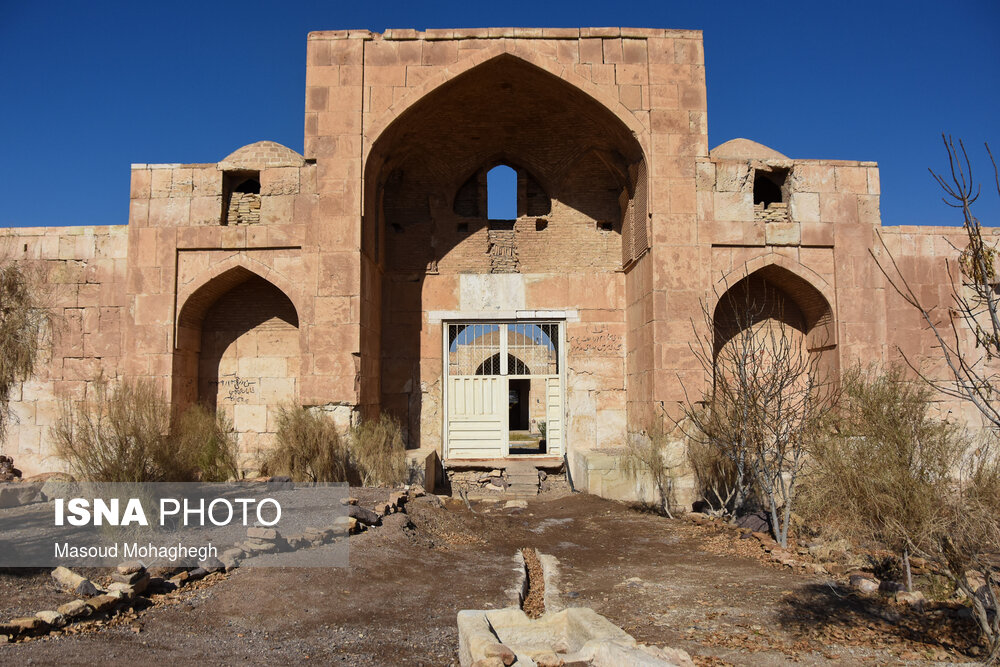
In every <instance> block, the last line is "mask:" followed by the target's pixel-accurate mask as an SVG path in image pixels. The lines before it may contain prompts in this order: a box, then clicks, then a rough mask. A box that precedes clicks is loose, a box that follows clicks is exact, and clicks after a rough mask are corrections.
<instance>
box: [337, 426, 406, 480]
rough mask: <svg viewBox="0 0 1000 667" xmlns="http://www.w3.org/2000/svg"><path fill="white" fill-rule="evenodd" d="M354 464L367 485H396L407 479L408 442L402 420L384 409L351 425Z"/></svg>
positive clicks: (351, 449)
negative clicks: (379, 413)
mask: <svg viewBox="0 0 1000 667" xmlns="http://www.w3.org/2000/svg"><path fill="white" fill-rule="evenodd" d="M349 448H350V459H351V465H352V466H353V468H354V470H355V471H356V472H357V475H358V477H359V478H360V481H361V484H362V485H364V486H397V485H399V484H403V483H404V482H405V481H406V445H405V444H404V443H403V433H402V430H401V428H400V426H399V422H398V421H397V420H396V419H395V418H393V417H391V416H389V415H387V414H385V413H382V414H381V415H379V417H378V418H377V419H365V420H362V421H361V422H360V423H358V424H357V425H355V426H354V427H352V428H351V434H350V447H349Z"/></svg>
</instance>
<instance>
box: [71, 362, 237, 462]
mask: <svg viewBox="0 0 1000 667" xmlns="http://www.w3.org/2000/svg"><path fill="white" fill-rule="evenodd" d="M88 391H89V392H91V393H90V398H89V399H88V400H87V401H85V402H83V403H81V404H79V405H74V404H73V403H71V402H69V401H66V402H64V403H63V404H62V406H61V411H60V415H59V419H58V420H57V422H56V424H55V426H54V427H53V436H54V439H55V447H56V453H57V454H58V455H59V456H60V457H61V458H63V459H64V460H65V461H66V462H67V463H68V464H69V466H70V468H71V469H72V470H73V472H74V473H75V474H76V475H77V476H78V477H79V478H80V479H84V480H88V481H94V482H194V481H205V482H218V481H225V480H227V479H230V478H231V477H236V476H237V471H236V441H235V438H234V436H233V433H232V428H231V427H230V426H229V425H228V424H227V423H226V421H225V418H224V417H222V416H220V417H218V418H217V417H215V416H214V415H212V413H211V412H210V411H209V410H207V409H205V408H204V407H201V406H194V407H192V408H190V409H188V410H187V411H186V412H185V413H184V414H183V415H182V416H181V417H180V419H179V420H178V422H177V423H176V424H175V425H174V428H173V429H172V430H171V428H170V406H169V405H168V403H167V401H166V398H165V397H164V395H163V392H162V391H160V390H159V389H158V388H157V387H156V386H155V385H154V384H153V383H152V382H151V381H149V380H145V379H140V380H135V381H127V380H122V381H118V382H115V383H114V385H113V386H112V384H111V383H109V382H108V381H107V380H105V379H103V378H99V379H98V380H97V381H96V382H95V383H94V384H93V385H92V386H91V387H90V389H88Z"/></svg>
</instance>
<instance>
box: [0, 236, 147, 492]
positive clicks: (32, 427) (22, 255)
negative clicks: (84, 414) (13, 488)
mask: <svg viewBox="0 0 1000 667" xmlns="http://www.w3.org/2000/svg"><path fill="white" fill-rule="evenodd" d="M127 231H128V230H127V228H126V227H125V226H124V225H122V226H106V227H105V226H102V227H25V228H20V229H3V230H0V249H2V251H3V252H4V253H5V255H6V256H7V257H9V258H12V259H14V260H16V261H18V262H20V263H21V264H22V266H23V267H24V268H25V269H26V270H27V272H28V273H29V274H31V275H34V276H37V277H38V279H39V280H40V282H41V285H42V300H43V302H45V303H47V304H48V305H49V306H50V310H51V313H52V328H51V331H50V332H49V333H50V337H49V345H48V346H47V347H46V349H45V352H44V353H43V356H42V359H41V360H40V361H39V363H38V365H37V368H36V372H35V375H34V376H33V377H32V378H31V379H29V380H28V381H27V382H24V383H21V384H20V385H19V386H18V387H15V389H14V391H13V393H12V397H11V408H12V409H13V412H14V421H13V423H12V424H11V427H10V430H9V431H8V433H7V439H6V441H5V442H4V443H3V451H4V453H5V454H6V455H8V456H13V457H14V459H15V461H16V462H17V466H18V467H19V468H20V469H21V470H23V471H25V473H26V474H31V473H34V472H41V471H42V470H58V469H62V467H63V464H62V462H61V461H59V460H58V459H57V458H55V456H54V452H53V451H52V448H51V440H52V439H51V432H50V431H51V428H52V426H53V425H54V424H55V422H56V419H57V418H58V416H59V413H60V410H61V409H62V407H63V405H64V404H67V403H69V404H71V403H73V402H80V401H83V400H85V399H86V398H87V397H88V395H90V392H92V387H93V383H94V381H95V380H97V379H98V378H99V376H101V375H103V376H104V377H105V378H107V379H113V378H115V377H117V376H118V375H119V374H120V373H121V370H122V365H123V364H122V361H123V355H124V349H123V344H122V342H123V332H124V330H125V328H126V327H127V326H128V323H129V319H130V313H129V312H128V309H127V307H126V299H125V276H126V269H127V254H128V235H127Z"/></svg>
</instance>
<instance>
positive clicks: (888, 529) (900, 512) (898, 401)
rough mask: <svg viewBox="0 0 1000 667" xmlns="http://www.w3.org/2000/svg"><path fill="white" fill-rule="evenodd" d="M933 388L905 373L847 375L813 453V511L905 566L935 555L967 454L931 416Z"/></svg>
mask: <svg viewBox="0 0 1000 667" xmlns="http://www.w3.org/2000/svg"><path fill="white" fill-rule="evenodd" d="M930 398H931V389H930V388H929V387H928V386H927V385H926V384H923V383H919V382H911V381H908V380H907V379H906V377H905V374H904V371H903V369H902V368H900V367H898V366H893V367H890V368H888V369H886V370H884V371H882V370H879V369H877V368H862V367H855V368H853V369H851V370H849V371H848V372H846V373H845V374H844V377H843V393H842V396H841V403H840V407H839V409H838V410H837V412H836V413H834V414H833V415H831V420H830V424H829V427H828V430H827V433H826V435H825V436H824V437H821V438H818V439H817V440H816V441H815V443H814V447H813V451H812V454H813V457H814V461H815V468H814V470H813V473H812V474H811V475H809V479H808V483H807V487H808V490H807V492H806V495H807V497H808V501H807V502H806V506H807V507H808V511H809V512H810V513H811V514H812V515H813V516H814V517H815V518H816V519H817V520H818V521H820V522H821V523H823V524H825V525H828V526H830V527H831V528H832V529H834V530H837V531H839V532H840V533H842V534H845V535H847V536H849V537H851V538H853V539H854V540H860V541H865V542H873V543H876V544H881V545H883V546H885V547H886V548H888V549H890V550H891V551H893V552H894V553H896V554H898V555H899V556H900V557H902V559H903V567H904V570H905V569H906V566H907V561H908V558H909V556H910V555H911V554H913V553H915V552H923V551H926V550H927V549H929V548H932V547H933V545H934V543H935V542H936V541H937V540H938V539H939V538H940V535H941V534H942V530H944V529H945V527H946V525H947V523H948V521H949V519H948V512H947V506H946V503H945V502H944V500H945V496H946V495H948V487H949V485H950V480H951V478H952V470H953V467H954V465H955V463H956V461H958V460H959V459H960V458H961V454H962V451H963V450H964V448H965V447H966V443H965V441H964V440H963V439H962V438H961V434H960V433H959V432H958V431H957V429H956V428H955V427H954V426H953V425H950V424H948V423H945V422H943V421H940V420H936V419H934V418H933V417H931V416H930V413H929V410H930Z"/></svg>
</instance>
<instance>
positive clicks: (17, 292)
mask: <svg viewBox="0 0 1000 667" xmlns="http://www.w3.org/2000/svg"><path fill="white" fill-rule="evenodd" d="M44 302H45V298H44V293H43V290H42V281H41V280H40V279H39V278H38V276H37V275H35V274H34V273H33V272H31V271H30V270H27V269H25V268H23V267H21V266H20V265H19V264H17V263H16V262H14V261H12V260H10V259H6V258H2V257H0V441H2V440H3V438H4V436H5V435H6V432H7V427H8V426H9V425H10V422H11V419H12V414H11V411H10V403H9V401H10V392H11V390H12V389H13V388H14V386H15V385H16V384H17V383H18V382H23V381H25V380H27V379H28V378H29V377H30V376H31V374H32V372H33V371H34V369H35V364H36V363H37V362H38V359H39V354H40V353H41V351H42V349H43V344H44V343H45V339H46V335H47V334H48V333H49V323H50V313H49V311H48V309H46V308H45V303H44Z"/></svg>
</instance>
